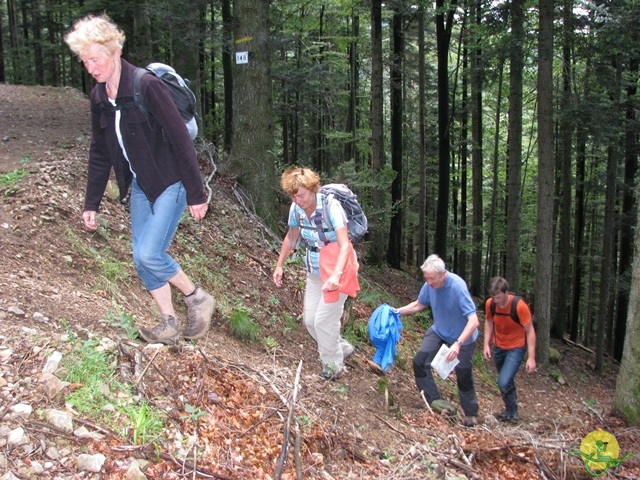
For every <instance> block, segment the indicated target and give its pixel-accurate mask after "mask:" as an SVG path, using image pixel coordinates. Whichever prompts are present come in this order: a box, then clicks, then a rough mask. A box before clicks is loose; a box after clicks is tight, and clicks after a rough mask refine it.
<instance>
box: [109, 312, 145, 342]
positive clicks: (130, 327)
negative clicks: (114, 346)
mask: <svg viewBox="0 0 640 480" xmlns="http://www.w3.org/2000/svg"><path fill="white" fill-rule="evenodd" d="M100 322H101V323H107V324H109V325H111V326H112V327H116V328H122V329H123V330H124V332H125V335H126V338H130V339H132V340H133V339H135V338H137V337H138V327H136V325H135V320H134V319H133V316H131V315H130V314H128V313H125V312H121V313H120V315H119V316H117V315H116V314H114V313H111V312H109V313H107V318H106V320H100Z"/></svg>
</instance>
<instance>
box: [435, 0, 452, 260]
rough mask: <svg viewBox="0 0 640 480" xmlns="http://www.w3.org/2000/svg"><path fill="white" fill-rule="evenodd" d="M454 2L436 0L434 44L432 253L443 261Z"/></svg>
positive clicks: (448, 169)
mask: <svg viewBox="0 0 640 480" xmlns="http://www.w3.org/2000/svg"><path fill="white" fill-rule="evenodd" d="M455 4H456V1H455V0H450V5H449V7H448V8H446V10H445V0H436V44H437V51H438V205H437V207H436V237H435V253H437V254H438V255H439V256H440V258H442V259H443V260H444V261H445V262H446V261H447V260H446V258H447V230H448V228H447V227H448V224H449V179H450V162H451V158H450V156H451V145H450V141H451V129H450V120H449V44H450V43H451V28H452V24H453V13H454V11H455ZM445 13H446V17H445Z"/></svg>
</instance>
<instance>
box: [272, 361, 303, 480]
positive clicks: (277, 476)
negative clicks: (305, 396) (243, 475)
mask: <svg viewBox="0 0 640 480" xmlns="http://www.w3.org/2000/svg"><path fill="white" fill-rule="evenodd" d="M301 371H302V360H300V363H299V364H298V370H297V371H296V381H295V382H294V384H293V395H292V396H291V402H290V407H289V416H288V417H287V421H286V423H285V428H284V440H283V441H282V450H281V451H280V458H279V459H278V466H277V468H276V473H275V474H274V476H273V478H274V479H275V480H279V479H280V478H281V476H282V469H283V467H284V462H285V461H286V459H287V448H288V447H289V434H290V430H291V423H292V422H293V421H294V417H295V413H296V399H297V398H298V387H299V386H300V372H301Z"/></svg>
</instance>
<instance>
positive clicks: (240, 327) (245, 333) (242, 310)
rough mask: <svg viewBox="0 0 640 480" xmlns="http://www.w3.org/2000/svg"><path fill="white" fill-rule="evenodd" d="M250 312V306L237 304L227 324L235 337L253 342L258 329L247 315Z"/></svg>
mask: <svg viewBox="0 0 640 480" xmlns="http://www.w3.org/2000/svg"><path fill="white" fill-rule="evenodd" d="M250 313H251V309H250V308H247V307H245V306H244V305H237V306H236V308H235V310H233V312H231V315H230V316H229V326H230V328H231V332H232V333H233V334H234V335H235V336H236V337H238V338H240V339H242V340H249V341H250V342H255V341H256V340H258V337H259V335H260V329H259V328H258V325H256V323H255V321H254V320H253V318H251V316H250V315H249V314H250Z"/></svg>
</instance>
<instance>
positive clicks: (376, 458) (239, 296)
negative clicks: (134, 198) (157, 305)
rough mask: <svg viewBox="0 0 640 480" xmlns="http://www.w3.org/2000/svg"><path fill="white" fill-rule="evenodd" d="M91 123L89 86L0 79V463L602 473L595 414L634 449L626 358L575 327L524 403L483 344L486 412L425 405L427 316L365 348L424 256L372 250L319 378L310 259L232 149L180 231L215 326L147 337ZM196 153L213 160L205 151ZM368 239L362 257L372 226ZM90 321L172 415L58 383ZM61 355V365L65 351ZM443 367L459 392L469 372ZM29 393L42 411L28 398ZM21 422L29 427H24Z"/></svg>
mask: <svg viewBox="0 0 640 480" xmlns="http://www.w3.org/2000/svg"><path fill="white" fill-rule="evenodd" d="M89 128H90V122H89V102H88V99H87V98H86V97H85V96H84V95H83V94H81V93H79V92H77V91H75V90H72V89H65V88H49V87H25V86H10V85H2V84H0V325H1V327H0V398H1V399H2V404H0V448H1V450H0V478H1V479H3V480H4V479H12V478H34V477H35V476H37V477H38V478H138V477H136V476H135V472H136V471H138V470H136V469H135V468H133V467H134V466H136V467H138V466H139V470H142V471H143V472H144V474H145V475H146V477H147V478H181V477H183V476H185V475H192V476H193V478H196V476H197V477H199V478H237V479H261V478H274V475H275V471H276V469H277V466H278V465H279V464H280V465H283V474H282V478H295V463H296V462H295V461H296V459H298V460H299V461H300V469H301V472H302V473H301V478H336V479H337V478H362V479H400V478H403V479H404V478H406V479H409V478H415V479H424V478H434V479H435V478H439V479H444V478H447V479H453V478H478V479H480V478H482V479H506V478H513V479H534V478H546V479H552V478H557V479H565V478H567V479H568V478H591V475H590V474H589V473H588V472H587V471H586V469H585V464H584V462H583V461H582V459H581V457H580V455H577V454H575V453H571V452H572V451H574V452H575V451H577V450H580V447H581V442H582V441H583V439H584V438H585V436H587V434H589V433H590V432H592V431H594V430H605V431H608V432H610V433H611V434H613V435H614V436H615V439H617V442H618V443H619V446H620V458H622V456H623V455H625V454H627V453H629V452H632V453H636V454H638V455H640V447H639V445H640V430H639V429H637V428H630V427H627V426H626V425H625V424H624V422H623V421H621V420H620V419H618V418H617V417H615V416H613V415H611V401H612V396H613V393H614V389H615V381H616V375H617V365H616V364H615V363H614V362H612V361H608V362H607V364H606V370H605V373H603V374H601V375H598V374H596V373H595V372H594V358H593V355H592V354H590V353H589V352H587V351H585V350H584V349H581V348H577V347H575V346H571V345H569V344H567V343H565V342H559V341H552V346H553V347H554V348H556V349H557V350H558V351H559V352H560V354H561V359H560V362H559V363H558V364H555V365H551V366H550V367H548V368H539V369H538V372H537V373H535V374H532V375H527V374H526V373H524V369H521V371H520V372H519V374H518V377H517V383H518V392H519V405H520V416H521V419H520V421H519V422H517V423H513V424H503V423H499V422H497V421H496V420H495V418H494V417H493V415H495V414H497V413H499V412H500V411H501V410H502V401H501V398H500V395H499V394H498V391H497V387H496V382H495V370H494V367H493V365H491V364H487V363H486V362H484V360H483V359H482V355H481V348H477V351H476V361H475V362H474V363H475V378H476V384H477V385H476V386H477V392H478V396H479V402H480V415H481V416H480V424H479V425H478V427H476V428H472V429H468V428H464V427H462V426H461V422H460V418H459V416H458V415H459V413H458V414H456V415H454V416H449V417H442V416H440V415H437V414H435V413H432V412H429V411H428V410H417V409H415V408H414V405H416V404H418V403H420V402H421V399H420V397H419V396H418V394H417V392H416V389H415V384H414V382H413V374H412V371H411V358H412V355H413V353H414V352H415V350H416V349H417V347H418V345H419V343H420V339H421V335H422V333H423V331H424V328H425V327H424V325H425V324H424V319H423V318H417V317H414V318H411V317H403V319H402V321H403V323H404V330H403V331H402V338H401V340H400V342H399V344H398V356H397V358H396V363H395V365H394V366H393V367H392V368H391V369H390V370H389V371H388V372H387V373H386V375H384V376H380V375H378V374H377V373H375V372H374V371H372V370H371V369H370V367H369V363H368V361H369V360H370V359H371V358H372V357H373V354H374V352H375V350H374V348H373V347H372V346H371V344H370V343H369V342H368V340H367V336H366V325H367V322H368V319H369V316H370V315H371V312H372V311H373V309H375V307H376V306H377V305H379V304H380V303H385V302H386V303H389V304H392V305H396V306H399V305H403V304H405V303H408V302H410V301H413V300H414V299H415V298H416V296H417V294H418V291H419V289H420V286H421V283H420V282H419V281H418V280H417V278H418V275H417V273H418V271H417V269H415V268H412V267H407V268H406V269H405V271H396V270H391V269H387V268H383V269H379V268H372V267H370V266H368V265H367V264H366V262H365V261H363V263H362V266H361V277H362V282H361V284H362V287H363V288H362V291H361V294H360V295H359V297H358V299H356V301H355V302H354V303H353V306H352V312H353V315H352V319H351V320H350V322H349V323H348V325H346V326H345V328H346V329H348V331H349V334H350V335H351V337H350V338H352V339H354V341H357V342H358V344H357V347H358V350H357V352H356V354H355V355H354V356H353V357H351V358H350V359H349V360H348V361H347V372H346V374H345V375H344V376H343V377H342V378H341V379H340V380H338V381H335V382H327V381H324V380H322V379H321V378H320V377H319V376H318V373H319V371H320V367H319V364H318V359H317V351H316V347H315V345H314V342H313V341H312V340H311V338H310V337H309V336H308V335H307V333H306V331H304V328H303V327H302V326H301V324H300V313H301V301H302V295H303V290H302V287H303V285H304V278H303V271H302V270H303V269H302V268H301V267H300V266H299V265H290V266H288V267H287V269H286V273H285V275H286V278H285V285H284V286H283V287H282V288H280V289H279V288H276V287H275V286H274V284H273V282H272V280H271V274H272V268H273V266H274V264H275V261H276V259H277V251H278V248H279V246H278V245H277V243H276V242H275V241H274V238H273V236H272V235H271V234H269V232H266V231H265V230H264V229H263V228H262V227H261V225H260V223H259V221H257V219H256V218H255V217H254V216H253V215H251V214H250V212H249V211H248V210H247V209H246V207H245V206H244V205H242V204H241V202H240V201H239V198H242V197H241V196H239V195H238V192H237V190H236V189H235V183H234V182H233V178H232V177H231V176H230V175H229V173H220V172H222V171H224V170H225V165H224V160H222V159H217V158H216V159H215V162H218V164H217V167H218V173H217V174H216V175H215V176H214V177H213V180H212V182H211V188H212V190H213V197H212V201H211V204H210V211H209V213H208V214H207V216H206V218H205V219H204V220H203V222H201V223H195V222H193V221H191V220H189V219H188V218H187V219H185V221H183V223H182V224H181V226H180V227H179V230H178V233H177V235H176V240H175V241H174V244H173V245H172V247H171V252H172V254H173V255H174V256H175V257H176V258H177V259H178V261H179V262H180V263H181V265H182V266H183V268H184V269H185V271H187V273H188V274H189V275H190V276H192V277H193V278H194V279H196V280H197V281H198V283H200V284H201V285H203V286H204V287H205V288H206V289H207V290H209V291H211V292H212V293H213V294H214V296H215V297H216V299H217V300H218V306H219V308H218V312H217V313H216V315H215V317H214V322H213V325H212V328H211V330H210V331H209V334H208V335H207V336H206V337H205V338H203V339H201V340H199V341H198V342H189V343H182V344H180V345H178V346H177V347H170V348H169V347H162V348H154V347H151V346H147V345H145V344H144V343H142V342H140V341H139V340H137V339H135V338H134V337H135V335H131V332H130V331H127V325H125V324H126V322H124V321H123V319H127V318H132V319H134V321H135V323H136V325H152V324H153V323H154V311H153V306H152V301H151V298H150V297H149V295H148V294H147V292H145V290H144V289H143V288H142V286H141V284H140V282H139V281H138V280H137V278H136V276H135V272H134V269H133V266H132V265H131V262H130V247H129V224H128V215H127V212H126V208H125V206H123V205H121V204H120V203H119V202H117V201H113V200H109V199H105V201H104V202H103V207H102V209H101V212H100V219H101V220H100V221H101V227H100V228H99V230H98V231H97V232H96V233H90V232H87V231H85V230H84V229H83V227H82V224H81V209H82V200H83V194H84V186H85V181H86V165H87V155H88V139H89ZM202 167H203V171H204V172H205V173H208V172H210V171H211V163H210V162H207V161H206V160H203V161H202ZM226 170H227V172H228V169H226ZM285 216H286V208H284V209H283V212H282V218H283V219H284V218H285ZM358 248H359V249H361V251H360V258H361V259H364V258H365V257H366V255H365V253H366V252H365V250H366V242H365V244H364V245H362V246H359V247H358ZM176 300H177V302H176V303H177V304H178V303H179V299H177V298H176ZM179 308H180V309H181V310H180V312H182V313H184V307H183V306H181V307H179ZM243 315H244V316H247V317H250V318H253V319H254V321H255V322H256V324H257V325H258V328H259V334H258V335H257V340H256V341H247V340H242V339H239V338H238V337H237V335H234V333H233V331H232V328H231V325H232V323H233V322H232V321H231V318H230V317H233V316H235V317H236V319H237V317H238V316H243ZM481 317H482V316H481ZM127 333H129V335H127ZM91 339H97V340H99V341H100V343H101V345H102V344H109V343H110V344H112V345H115V347H113V348H114V349H115V350H113V352H114V353H113V356H114V359H115V360H114V365H116V366H117V370H116V371H117V377H118V380H119V381H120V382H121V383H123V384H129V385H130V386H131V391H132V392H133V393H134V395H133V396H132V397H131V402H134V401H137V402H141V401H144V402H148V405H149V406H150V407H153V408H156V409H159V410H160V411H162V412H164V417H163V418H164V421H165V427H164V430H163V432H162V434H161V435H159V436H158V437H156V438H154V439H153V440H149V441H146V442H143V441H140V438H136V436H135V432H138V430H137V428H138V425H129V426H127V420H126V419H111V420H115V422H112V423H109V424H107V423H103V420H104V417H101V415H100V414H99V413H97V414H96V415H95V416H93V417H88V416H87V415H83V414H78V412H77V411H76V409H75V407H74V404H72V403H70V402H69V401H65V399H66V398H68V395H70V394H72V393H73V392H75V391H78V390H79V389H81V388H82V385H83V383H88V382H89V378H87V381H86V382H75V383H73V384H71V385H67V384H62V385H61V386H60V389H61V391H59V392H58V389H56V388H55V387H53V386H51V384H50V383H48V381H47V378H45V377H46V374H45V373H43V367H44V366H45V364H46V362H47V360H48V359H49V357H50V356H51V355H52V353H53V352H54V351H58V352H60V353H62V354H63V357H69V358H71V357H74V355H77V349H78V348H81V347H78V345H82V342H88V341H90V340H91ZM106 339H109V340H106ZM97 340H96V341H97ZM481 341H482V339H481V338H480V339H479V342H478V344H479V345H481ZM85 345H93V346H94V347H95V345H96V344H95V343H94V344H91V343H85ZM62 364H64V360H63V361H62ZM69 368H71V367H70V366H69V365H68V364H67V366H66V369H69ZM297 372H299V376H298V375H297ZM53 373H54V374H55V376H56V377H60V379H61V380H65V376H64V373H65V371H64V369H60V368H59V369H58V370H55V371H54V372H53ZM87 375H88V377H90V376H91V375H90V374H87ZM48 378H49V380H50V375H49V377H48ZM439 386H440V389H441V392H442V394H443V397H445V398H446V399H448V400H451V401H453V402H454V403H456V404H458V400H457V393H456V388H455V375H452V376H451V377H450V378H449V379H448V380H446V381H440V380H439ZM52 389H53V390H52ZM105 395H106V396H109V394H108V393H105ZM113 396H114V397H116V396H117V395H115V394H113ZM113 401H114V402H115V401H116V400H113ZM20 404H24V405H29V406H30V407H32V409H33V413H31V414H30V415H29V414H24V413H23V414H20V413H19V412H21V411H22V410H19V409H16V405H20ZM49 409H57V410H60V411H64V412H67V413H68V414H69V415H71V417H72V418H73V422H74V429H75V428H76V427H77V426H79V425H83V426H85V427H87V428H88V429H89V430H90V431H92V432H95V433H100V435H101V438H100V439H97V436H94V437H93V438H89V439H87V438H84V437H80V436H78V434H77V433H70V432H69V431H65V430H64V429H61V428H60V427H57V426H53V425H51V424H50V423H48V421H46V420H45V419H44V417H45V416H46V414H45V412H47V411H48V410H49ZM290 412H293V415H292V416H291V417H290ZM289 418H293V419H294V420H295V421H294V422H293V423H291V425H290V427H291V428H287V427H286V425H287V420H288V419H289ZM134 423H135V422H134ZM118 424H119V425H120V426H121V427H122V428H121V429H117V428H116V427H115V426H114V425H118ZM296 425H297V428H296ZM19 430H22V431H23V432H24V436H22V437H19V439H18V440H16V436H15V435H16V433H15V432H16V431H19ZM138 433H140V432H138ZM289 433H290V434H291V436H290V437H289V441H287V440H285V439H284V436H285V434H286V435H288V434H289ZM294 439H296V440H298V442H295V441H294ZM289 444H290V445H289ZM283 445H287V447H288V451H287V455H286V456H285V457H283V458H284V463H282V462H279V457H280V455H281V451H282V449H283ZM52 448H53V450H52ZM52 452H53V453H52ZM195 453H197V455H195ZM81 454H85V455H89V454H91V455H96V454H102V455H104V459H105V461H104V464H103V465H102V466H101V467H100V468H99V469H98V471H99V473H93V474H92V473H90V469H89V471H87V469H86V468H84V467H81V466H80V457H81V456H82V455H81ZM194 457H195V458H196V460H194ZM639 477H640V459H638V458H633V457H631V458H628V459H627V460H625V461H624V462H622V464H621V465H620V466H619V467H618V468H616V469H614V468H611V469H609V471H608V472H607V473H605V474H604V478H627V479H631V478H639ZM141 478H142V477H141Z"/></svg>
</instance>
